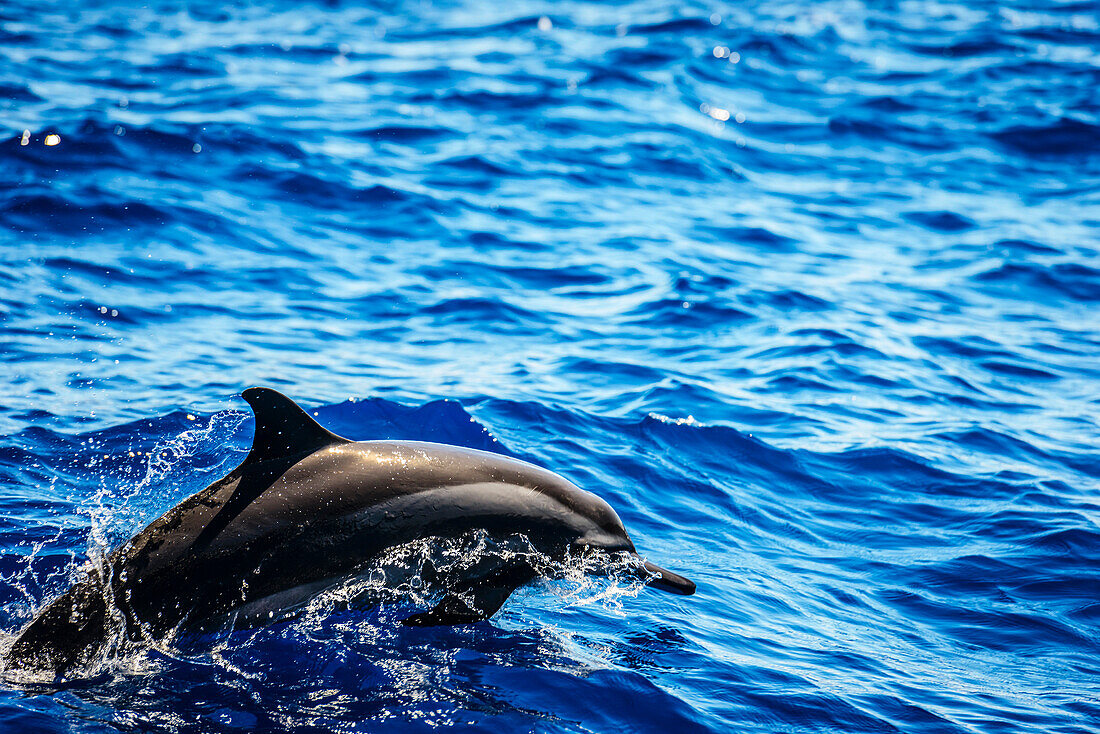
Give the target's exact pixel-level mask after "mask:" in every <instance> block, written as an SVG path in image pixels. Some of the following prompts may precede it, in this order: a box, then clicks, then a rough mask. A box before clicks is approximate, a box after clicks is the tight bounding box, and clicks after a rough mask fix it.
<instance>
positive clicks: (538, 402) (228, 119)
mask: <svg viewBox="0 0 1100 734" xmlns="http://www.w3.org/2000/svg"><path fill="white" fill-rule="evenodd" d="M0 59H2V63H0V171H2V175H0V370H2V373H0V374H2V376H3V379H2V384H3V386H4V389H3V391H2V393H0V503H2V507H3V515H2V517H0V522H2V527H0V629H3V630H4V631H5V633H7V635H9V636H10V633H12V632H14V631H15V630H17V629H18V628H19V626H20V625H21V624H23V623H25V621H26V620H28V619H29V618H30V616H31V615H32V614H33V612H34V610H35V609H36V608H37V607H38V606H40V605H41V603H42V602H43V601H45V600H47V599H49V598H51V597H52V596H53V595H56V594H57V593H59V592H60V591H61V590H62V589H63V588H65V586H66V585H67V583H68V582H69V581H70V580H71V579H72V578H75V577H76V576H78V575H79V573H80V569H81V567H82V565H83V564H84V563H85V562H86V561H87V559H89V558H94V557H96V556H97V555H99V554H102V553H103V551H104V549H107V548H110V547H113V546H114V545H116V544H118V543H120V542H122V541H123V540H125V539H126V538H128V537H129V536H130V535H132V534H133V533H134V532H136V531H137V530H138V529H140V528H141V527H142V526H143V525H144V524H145V523H147V522H149V521H150V520H152V519H153V518H155V517H157V516H158V515H159V514H161V513H162V512H163V511H165V510H166V509H167V508H169V507H171V506H172V505H174V504H175V503H177V502H178V501H180V500H181V499H182V498H184V497H186V496H187V495H189V494H191V493H193V492H195V491H197V490H199V489H201V488H202V487H204V486H205V485H206V484H208V483H209V482H210V481H212V480H213V479H215V478H217V477H219V476H221V474H222V473H224V472H225V471H226V470H227V469H228V468H230V467H232V466H234V465H235V464H236V463H237V462H239V461H240V460H241V458H242V457H243V455H244V452H245V451H246V450H247V447H248V444H249V440H250V436H251V430H252V424H251V417H250V416H249V414H248V413H247V411H246V410H245V407H246V406H245V405H244V403H243V402H242V401H241V400H240V399H239V397H237V395H238V394H239V392H240V390H242V389H243V388H245V387H248V386H250V385H254V384H261V385H269V386H272V387H275V388H278V389H280V390H283V391H284V392H286V393H288V394H290V395H291V396H293V397H295V398H296V399H299V400H300V401H301V402H303V404H305V405H307V406H309V407H310V408H311V410H315V411H316V412H317V413H318V416H319V419H320V420H321V421H322V423H324V424H325V425H327V426H328V427H330V428H332V429H333V430H336V431H338V432H340V433H342V434H344V435H347V436H349V437H352V438H364V439H365V438H384V437H399V438H409V439H423V440H435V441H444V442H448V443H455V444H461V445H467V446H474V447H478V448H488V449H491V450H497V451H504V452H506V453H509V454H512V455H515V456H519V457H522V458H525V459H528V460H530V461H533V462H536V463H538V464H540V465H543V466H546V467H548V468H550V469H552V470H554V471H557V472H559V473H561V474H563V475H564V476H566V477H568V478H569V479H571V480H572V481H574V482H576V483H577V484H579V485H581V486H583V487H585V488H588V489H590V490H592V491H594V492H596V493H597V494H599V495H601V496H602V497H604V498H605V499H607V500H608V501H609V502H610V503H611V504H612V505H613V506H614V507H615V508H616V509H617V510H618V511H619V514H620V515H621V516H622V518H623V520H624V522H625V524H626V526H627V528H629V529H630V531H631V533H632V536H633V538H634V540H635V542H636V543H637V545H638V546H639V548H641V549H643V550H644V551H645V552H646V553H647V554H648V555H649V556H650V557H651V558H653V559H654V560H656V561H658V562H661V563H663V564H665V565H667V566H669V567H670V568H673V569H675V570H677V571H680V572H682V573H684V574H685V575H687V576H689V577H691V578H692V579H694V580H695V581H697V582H698V584H699V591H698V593H697V594H696V595H695V596H693V597H687V598H680V597H671V596H668V595H665V594H661V593H659V592H656V591H653V590H648V589H643V590H639V589H637V588H633V589H629V588H628V589H621V588H620V589H616V588H609V587H608V586H606V582H604V583H605V585H603V586H601V585H599V584H596V585H595V586H593V587H583V586H582V587H581V588H577V586H576V584H575V583H573V585H570V583H569V582H552V583H546V584H541V585H536V586H535V587H533V588H531V589H529V590H527V591H525V592H523V593H521V594H517V595H516V596H515V597H513V599H512V600H511V601H510V602H509V603H508V604H507V605H506V607H505V608H504V610H503V611H502V612H501V614H499V615H498V616H497V617H495V618H494V619H493V620H492V621H490V622H488V623H482V624H478V625H474V626H471V627H467V628H454V629H446V628H436V629H413V628H404V627H401V626H400V625H397V624H396V623H395V622H394V619H393V618H392V615H389V614H388V612H387V611H386V610H385V609H384V608H380V609H376V610H369V609H368V610H359V611H347V610H345V611H341V610H339V609H335V610H333V611H331V613H324V614H314V615H310V616H307V618H304V619H300V620H295V621H292V622H289V623H286V624H280V625H275V626H273V627H270V628H266V629H263V630H260V631H257V632H253V633H248V634H243V633H241V634H236V635H231V636H229V637H228V638H225V639H220V640H218V641H217V642H216V644H210V645H207V646H206V647H203V646H202V645H198V646H195V647H194V648H187V649H183V648H177V647H173V646H168V647H166V648H164V649H154V650H149V651H147V653H146V654H144V655H142V656H140V657H139V658H137V659H126V660H120V661H118V665H117V667H116V668H115V669H114V670H113V671H112V672H111V673H110V674H109V675H107V676H105V677H101V678H98V679H96V680H92V681H86V682H84V683H82V684H78V685H72V686H68V687H65V688H62V689H60V690H55V689H49V690H45V689H43V690H38V689H29V690H20V689H17V688H14V687H11V686H8V687H6V688H4V689H3V690H0V729H2V730H4V731H13V732H16V731H18V732H25V731H36V732H52V731H75V732H107V731H126V732H150V731H171V732H215V731H216V732H232V731H302V732H309V731H316V732H322V731H323V732H377V731H386V732H390V731H438V730H444V731H445V730H463V731H466V730H482V731H492V732H527V731H554V732H558V731H567V732H623V731H631V732H669V731H677V732H696V731H699V732H702V731H710V732H728V731H738V732H849V733H851V732H948V733H954V732H958V733H960V734H961V733H963V732H966V733H978V732H981V733H987V732H988V733H991V734H992V733H996V734H1007V733H1010V732H1037V731H1042V732H1060V733H1063V734H1070V733H1075V732H1096V731H1100V663H1098V662H1097V661H1098V652H1100V506H1098V497H1100V495H1098V488H1100V468H1098V464H1100V450H1098V446H1100V427H1098V422H1097V417H1096V416H1097V413H1098V410H1100V359H1098V358H1100V96H1098V95H1097V90H1098V89H1100V12H1098V9H1097V6H1096V4H1095V3H1092V2H1074V1H1072V0H1069V1H1065V0H1008V1H1006V2H989V1H987V0H978V1H976V2H968V3H957V2H951V1H950V0H946V1H942V2H941V1H936V0H927V1H925V2H916V1H909V0H904V1H890V2H876V3H860V2H853V1H852V0H819V1H818V2H812V3H811V2H791V3H782V2H781V3H775V2H759V1H758V0H751V1H750V2H747V3H738V4H736V5H727V4H721V3H716V2H688V3H680V4H677V5H676V6H675V7H670V6H669V4H668V3H662V2H653V1H651V0H620V1H617V2H613V3H606V4H590V3H578V2H568V1H566V2H556V3H549V2H530V1H528V0H518V1H517V2H512V3H504V4H493V3H475V2H468V1H466V2H463V1H462V0H456V1H454V2H448V1H444V2H439V1H434V2H433V1H427V0H425V1H422V2H411V1H410V2H397V1H396V0H375V1H368V2H356V3H352V2H341V1H340V0H334V1H333V2H309V1H307V2H298V3H289V2H281V1H280V0H273V2H268V3H261V4H252V3H244V2H239V3H223V4H220V5H215V4H213V3H198V2H194V3H185V2H175V1H168V0H154V1H153V2H150V3H144V4H140V5H139V4H137V3H126V2H117V1H116V0H106V1H105V2H103V1H101V2H94V3H93V2H88V1H87V0H76V2H72V3H67V4H60V3H40V2H34V3H32V2H26V1H25V0H9V1H8V2H5V3H4V4H3V6H2V7H0Z"/></svg>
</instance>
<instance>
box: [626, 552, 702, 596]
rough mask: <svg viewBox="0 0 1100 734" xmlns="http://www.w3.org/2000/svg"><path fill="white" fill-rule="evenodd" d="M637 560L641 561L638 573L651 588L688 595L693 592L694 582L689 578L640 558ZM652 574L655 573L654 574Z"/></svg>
mask: <svg viewBox="0 0 1100 734" xmlns="http://www.w3.org/2000/svg"><path fill="white" fill-rule="evenodd" d="M638 560H639V561H641V563H640V564H639V568H638V575H639V576H642V577H643V578H645V579H646V583H647V584H649V585H650V586H652V587H653V588H655V589H660V590H661V591H667V592H669V593H670V594H680V595H682V596H690V595H691V594H694V593H695V582H694V581H692V580H691V579H686V578H684V577H683V576H681V575H680V574H678V573H673V572H672V571H666V570H665V569H663V568H661V567H660V566H658V565H657V564H655V563H650V562H649V561H642V559H640V558H639V559H638ZM653 574H657V575H656V576H654V575H653Z"/></svg>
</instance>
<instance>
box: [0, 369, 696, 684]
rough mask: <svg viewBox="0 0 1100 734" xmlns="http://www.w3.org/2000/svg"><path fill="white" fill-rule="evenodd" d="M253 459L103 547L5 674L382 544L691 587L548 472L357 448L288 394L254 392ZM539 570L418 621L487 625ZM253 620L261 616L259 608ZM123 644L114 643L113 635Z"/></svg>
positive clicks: (304, 586) (79, 663)
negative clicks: (439, 544) (590, 559)
mask: <svg viewBox="0 0 1100 734" xmlns="http://www.w3.org/2000/svg"><path fill="white" fill-rule="evenodd" d="M242 397H243V398H244V399H245V400H246V401H247V402H248V404H249V405H250V406H251V408H252V411H253V413H254V414H255V417H256V428H255V435H254V438H253V441H252V447H251V450H250V451H249V452H248V455H247V456H246V457H245V459H244V461H243V462H241V464H240V466H238V467H237V468H235V469H233V470H232V471H231V472H229V474H228V475H226V476H225V477H224V478H222V479H219V480H218V481H216V482H214V483H213V484H211V485H210V486H209V487H207V488H206V489H204V490H202V491H201V492H198V493H197V494H195V495H192V496H191V497H189V498H187V499H185V500H184V501H183V502H181V503H180V504H178V505H176V506H175V507H173V508H172V509H170V510H168V511H167V512H166V513H164V514H163V515H162V516H161V517H159V518H157V519H156V520H154V521H153V522H152V523H151V524H150V525H149V526H148V527H146V528H145V529H144V530H143V531H141V532H140V533H139V534H138V535H137V536H136V537H134V538H133V539H132V540H130V541H129V542H127V543H124V544H123V545H122V546H120V547H119V548H117V549H115V550H114V551H113V552H111V553H110V554H109V555H108V556H107V558H106V559H105V562H104V563H102V564H99V565H98V566H97V567H95V568H93V569H92V570H90V571H89V572H88V573H87V574H86V576H85V577H84V578H82V579H81V580H79V581H77V582H76V583H75V584H74V585H73V586H72V587H70V588H69V589H68V590H67V591H65V592H64V593H63V594H62V595H61V596H60V597H58V598H57V599H55V600H53V601H52V602H50V603H49V604H47V605H46V606H45V607H44V608H43V609H42V610H41V611H40V612H39V613H38V614H37V616H36V617H35V618H34V619H33V620H32V621H31V622H30V623H29V624H28V625H27V626H26V627H25V628H24V629H23V630H22V631H21V632H20V633H19V635H18V636H17V638H16V640H15V642H14V643H13V644H12V646H11V647H10V648H9V649H8V651H7V653H6V655H5V663H6V666H5V667H6V668H7V669H9V670H10V669H13V668H14V669H20V670H35V671H44V672H46V673H50V672H52V673H53V674H54V675H55V676H57V677H62V676H65V675H66V674H68V673H70V672H71V671H75V670H79V669H81V668H82V667H86V666H88V665H90V664H91V663H92V662H93V661H94V660H96V659H97V656H100V655H102V654H103V648H104V646H105V645H106V644H107V642H108V640H109V639H111V635H112V632H113V631H114V632H116V633H117V632H118V631H119V630H121V633H122V635H123V637H122V639H124V640H130V641H139V640H142V639H159V638H161V637H163V636H164V635H166V634H168V633H169V632H171V631H173V630H176V629H188V628H194V629H203V628H204V625H212V624H215V623H216V621H217V620H224V619H226V618H227V616H229V617H232V616H233V615H236V614H239V615H241V616H242V617H245V618H248V619H249V620H251V621H250V624H262V623H263V621H264V620H265V619H266V618H268V617H271V616H273V615H272V614H271V613H264V610H268V612H270V610H272V609H276V608H280V607H286V608H292V607H293V606H294V605H295V604H300V603H301V602H302V601H303V599H305V600H308V598H310V597H311V596H314V595H316V594H317V593H319V592H320V591H322V590H324V589H326V588H330V587H332V586H334V585H336V584H337V583H339V582H340V580H342V579H345V578H347V577H349V576H352V575H354V574H357V573H361V572H363V571H364V570H365V569H366V568H368V567H369V566H370V564H371V562H372V561H375V560H377V559H378V558H379V557H380V555H381V554H382V553H383V552H384V551H386V550H387V549H389V548H392V547H394V546H398V545H401V544H404V543H409V542H412V541H416V540H421V539H431V538H450V537H459V536H461V535H462V534H464V533H468V532H471V531H481V532H484V533H487V534H488V535H489V536H490V537H506V536H508V537H514V536H516V535H521V536H524V537H526V539H527V540H528V542H529V543H530V544H531V545H533V546H534V547H535V548H536V549H537V550H538V552H540V553H543V554H545V555H547V556H549V557H550V558H551V559H553V560H557V561H560V560H563V559H564V558H565V557H566V556H567V555H568V554H570V553H574V552H580V553H616V552H623V553H625V554H627V558H629V559H630V561H629V563H630V564H631V567H632V569H633V572H634V573H636V574H637V575H638V576H640V577H641V578H644V579H645V580H646V582H647V583H648V584H649V585H651V586H653V587H654V588H657V589H661V590H663V591H668V592H672V593H674V594H685V595H686V594H692V593H694V592H695V584H694V583H692V582H691V581H689V580H688V579H686V578H684V577H683V576H680V575H678V574H675V573H672V572H671V571H667V570H665V569H663V568H661V567H659V566H656V565H654V564H653V563H650V562H649V561H646V560H644V559H642V558H641V557H640V556H639V555H638V554H637V551H636V549H635V547H634V543H633V542H631V540H630V537H629V536H628V535H627V532H626V529H625V528H624V527H623V523H622V521H621V520H620V519H619V516H618V515H617V514H615V511H614V510H613V509H612V508H611V506H610V505H608V504H607V503H606V502H605V501H604V500H602V499H600V498H599V497H597V496H596V495H594V494H592V493H590V492H587V491H585V490H582V489H580V488H579V487H577V486H576V485H574V484H572V483H571V482H569V481H568V480H566V479H564V478H563V477H561V476H558V475H557V474H555V473H553V472H551V471H548V470H546V469H542V468H540V467H538V466H535V465H533V464H530V463H527V462H525V461H520V460H518V459H513V458H509V457H506V456H502V455H500V454H494V453H489V452H486V451H477V450H474V449H468V448H461V447H457V446H448V445H444V444H436V443H427V442H417V441H351V440H349V439H346V438H342V437H340V436H337V435H336V434H334V433H331V432H330V431H328V430H326V429H325V428H323V427H322V426H321V425H320V424H318V423H317V422H316V421H315V420H313V418H311V417H310V416H309V415H308V414H307V413H306V412H305V411H304V410H302V408H301V407H299V406H298V405H297V404H296V403H295V402H294V401H292V400H291V399H290V398H288V397H286V396H285V395H283V394H281V393H279V392H276V391H275V390H271V389H269V388H264V387H252V388H249V389H247V390H245V391H244V393H243V394H242ZM538 575H539V571H538V570H536V569H535V568H533V567H532V566H531V564H530V563H529V562H528V561H525V560H523V559H522V558H519V559H518V560H517V559H512V560H510V561H508V562H504V563H502V564H497V565H496V566H490V567H488V568H486V567H483V566H478V565H476V564H475V565H474V567H473V568H472V569H470V570H469V571H468V575H466V576H464V577H462V578H446V579H443V580H444V582H445V588H446V591H445V593H444V595H443V597H442V599H441V600H440V601H439V603H437V604H436V605H435V606H434V607H433V608H432V609H430V610H428V611H425V612H421V613H418V614H414V615H412V616H411V617H409V618H407V619H405V620H403V622H404V624H407V625H413V626H427V625H457V624H469V623H473V622H478V621H481V620H484V619H488V618H489V617H491V616H492V615H493V614H495V613H496V612H497V610H499V609H500V608H501V606H502V605H503V604H504V602H505V600H507V598H508V596H509V594H511V593H512V592H513V591H514V590H515V589H516V588H517V587H519V586H522V585H523V584H526V583H528V582H530V581H532V580H534V579H535V578H537V577H538ZM257 612H259V613H257ZM116 637H117V634H116Z"/></svg>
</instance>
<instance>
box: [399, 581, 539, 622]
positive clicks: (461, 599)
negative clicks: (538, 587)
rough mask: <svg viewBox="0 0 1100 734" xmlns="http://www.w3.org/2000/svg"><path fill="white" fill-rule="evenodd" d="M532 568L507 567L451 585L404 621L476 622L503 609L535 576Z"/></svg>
mask: <svg viewBox="0 0 1100 734" xmlns="http://www.w3.org/2000/svg"><path fill="white" fill-rule="evenodd" d="M534 575H535V574H534V572H533V571H531V570H530V569H526V568H524V569H516V568H513V569H504V570H502V571H498V572H497V573H494V574H491V575H489V576H483V577H481V578H479V579H477V580H474V581H469V582H465V583H463V584H460V585H459V586H458V587H456V588H452V589H451V590H450V591H448V592H447V594H446V595H445V596H444V597H443V598H442V599H441V600H440V601H439V603H438V604H436V605H435V606H434V607H432V608H431V609H429V610H428V611H426V612H420V613H419V614H414V615H412V616H411V617H407V618H406V619H403V620H402V621H401V623H402V624H404V625H407V626H409V627H434V626H437V625H454V624H473V623H474V622H481V621H483V620H486V619H488V618H489V617H491V616H493V615H494V614H496V613H497V612H498V611H500V608H501V607H502V606H504V602H506V601H507V600H508V597H509V596H511V594H512V592H513V591H515V590H516V589H517V588H518V587H520V586H522V585H523V584H525V583H527V582H528V581H530V580H531V579H532V578H534Z"/></svg>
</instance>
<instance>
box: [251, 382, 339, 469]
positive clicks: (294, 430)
mask: <svg viewBox="0 0 1100 734" xmlns="http://www.w3.org/2000/svg"><path fill="white" fill-rule="evenodd" d="M241 397H243V398H244V399H245V400H247V401H248V404H249V405H251V406H252V412H253V413H254V414H255V415H256V435H255V436H254V437H253V438H252V450H251V451H249V452H248V456H247V457H245V460H244V462H243V463H242V464H241V466H247V465H249V464H256V463H259V462H261V461H269V460H271V459H285V458H287V457H290V456H298V455H301V454H306V453H312V452H314V451H317V450H318V449H322V448H324V447H325V446H329V445H331V444H337V443H351V441H349V440H348V439H346V438H342V437H340V436H337V435H336V434H335V433H333V432H332V431H329V430H327V429H325V428H323V427H322V426H321V425H320V424H319V423H318V422H317V421H315V420H313V419H312V418H310V417H309V415H307V414H306V412H305V411H304V410H302V408H301V407H300V406H299V405H298V404H297V403H295V402H294V401H293V400H291V399H290V398H288V397H287V396H286V395H283V394H282V393H281V392H278V391H277V390H272V389H271V388H269V387H250V388H248V389H247V390H245V391H244V392H243V393H241Z"/></svg>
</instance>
